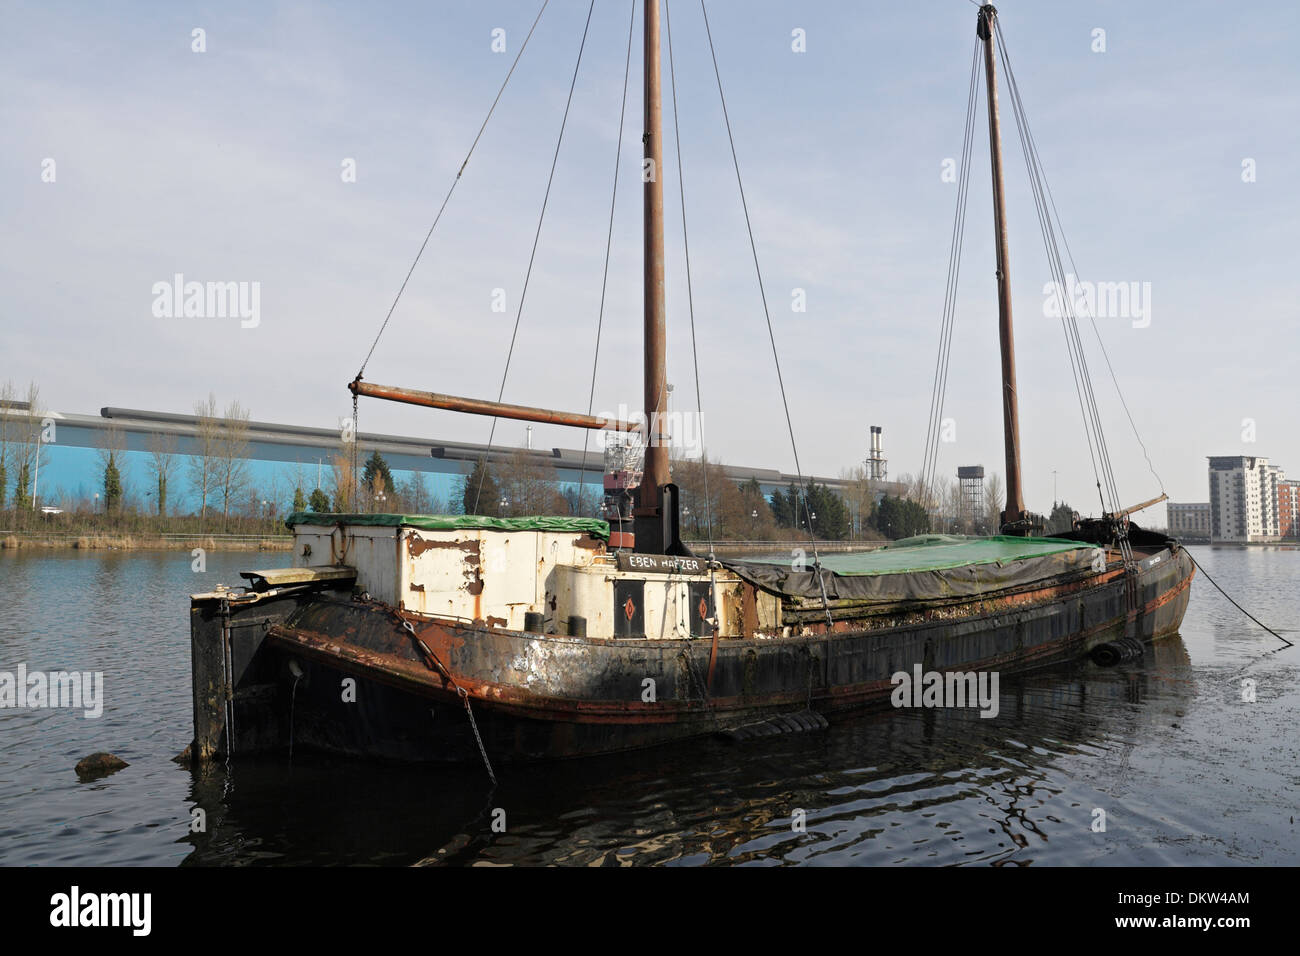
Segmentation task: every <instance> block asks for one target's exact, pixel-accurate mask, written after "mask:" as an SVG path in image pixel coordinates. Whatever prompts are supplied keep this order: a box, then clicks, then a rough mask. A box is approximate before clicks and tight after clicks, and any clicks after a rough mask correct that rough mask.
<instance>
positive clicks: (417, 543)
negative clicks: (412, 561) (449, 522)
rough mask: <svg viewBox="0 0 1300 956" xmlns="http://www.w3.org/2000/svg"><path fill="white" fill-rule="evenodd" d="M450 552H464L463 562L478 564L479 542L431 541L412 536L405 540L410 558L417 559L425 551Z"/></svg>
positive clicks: (415, 535)
mask: <svg viewBox="0 0 1300 956" xmlns="http://www.w3.org/2000/svg"><path fill="white" fill-rule="evenodd" d="M442 549H446V550H451V551H464V552H465V561H466V562H467V563H470V564H478V562H479V542H478V541H476V540H471V541H433V540H430V539H428V538H423V537H421V536H420V535H417V534H413V535H410V536H409V537H407V539H406V550H407V551H409V552H410V553H411V557H413V558H418V557H419V556H420V555H422V554H424V552H426V551H434V550H442Z"/></svg>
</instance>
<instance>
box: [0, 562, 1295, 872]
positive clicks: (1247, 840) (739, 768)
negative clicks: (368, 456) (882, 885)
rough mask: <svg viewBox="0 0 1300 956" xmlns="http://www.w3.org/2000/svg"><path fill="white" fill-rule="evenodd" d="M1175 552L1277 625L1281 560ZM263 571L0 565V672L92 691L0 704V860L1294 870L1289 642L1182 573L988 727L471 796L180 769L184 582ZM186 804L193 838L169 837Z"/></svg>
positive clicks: (1020, 695)
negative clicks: (1120, 631) (1131, 640)
mask: <svg viewBox="0 0 1300 956" xmlns="http://www.w3.org/2000/svg"><path fill="white" fill-rule="evenodd" d="M1193 554H1194V555H1195V556H1196V558H1197V560H1198V561H1200V562H1201V564H1202V565H1204V567H1205V568H1206V570H1208V571H1209V573H1210V574H1211V575H1213V576H1214V577H1215V579H1216V580H1218V581H1219V583H1220V584H1221V585H1223V586H1224V587H1225V588H1226V589H1227V590H1228V591H1229V593H1232V594H1233V595H1234V596H1236V597H1237V598H1238V599H1239V600H1240V601H1241V602H1242V603H1243V604H1244V605H1245V606H1246V607H1248V608H1249V609H1251V610H1252V611H1253V612H1254V613H1255V615H1256V616H1257V617H1259V618H1261V619H1262V620H1264V621H1265V622H1266V623H1269V624H1270V625H1271V626H1273V627H1274V628H1276V629H1285V630H1286V632H1288V636H1291V637H1292V639H1294V633H1295V632H1294V629H1293V628H1294V625H1293V622H1294V621H1295V618H1296V616H1297V611H1298V610H1300V596H1298V595H1297V590H1296V582H1297V579H1298V578H1300V551H1296V550H1286V549H1252V550H1249V551H1247V550H1238V549H1211V548H1208V547H1202V548H1195V549H1193ZM287 561H288V555H287V554H247V553H243V554H225V555H223V554H213V555H209V556H208V570H207V573H206V574H204V575H196V574H194V573H193V572H192V571H191V569H190V558H189V555H188V554H184V553H139V552H136V553H107V554H78V553H56V554H40V553H27V554H23V553H21V552H19V553H15V552H0V586H2V591H0V593H2V594H3V598H0V670H5V671H14V670H16V668H17V665H18V664H19V663H25V664H26V665H27V667H28V669H29V670H63V669H77V670H85V671H103V672H104V675H105V677H104V680H105V695H106V698H107V700H106V704H105V708H104V714H103V716H102V717H101V718H99V719H97V720H87V719H85V718H83V717H82V716H80V713H79V712H70V711H65V710H39V711H15V710H0V863H3V864H7V865H40V864H55V863H58V864H161V865H171V864H196V863H197V864H240V865H246V864H266V863H272V864H294V863H348V864H412V863H419V862H425V863H439V862H445V863H452V864H510V863H524V864H546V863H560V864H576V865H587V866H615V865H626V864H650V863H667V864H680V865H699V864H729V863H736V864H755V865H762V866H776V865H781V864H785V865H792V864H885V863H937V864H957V863H968V864H969V863H976V864H1017V865H1026V864H1030V863H1036V864H1081V863H1101V864H1133V865H1137V864H1155V865H1160V864H1179V865H1187V864H1190V865H1198V864H1249V863H1269V864H1281V863H1289V864H1295V863H1298V862H1300V849H1298V847H1300V841H1298V840H1297V832H1296V825H1295V823H1294V818H1293V814H1294V813H1295V807H1296V804H1297V797H1298V795H1300V734H1297V731H1296V723H1297V718H1298V717H1300V689H1297V676H1298V674H1300V650H1284V651H1282V652H1280V653H1273V654H1269V653H1266V652H1269V651H1272V650H1273V649H1274V648H1276V647H1279V646H1280V644H1279V642H1277V641H1276V640H1275V639H1274V638H1272V637H1270V636H1269V635H1267V634H1265V633H1264V632H1262V631H1260V630H1259V629H1258V628H1255V627H1254V625H1252V624H1250V623H1249V622H1248V621H1246V619H1245V618H1243V617H1242V616H1241V614H1240V613H1239V612H1238V611H1236V610H1235V609H1233V608H1232V607H1231V606H1230V605H1228V604H1227V602H1225V601H1224V600H1223V599H1222V598H1221V597H1220V596H1219V595H1218V593H1217V592H1216V591H1214V590H1213V588H1212V587H1210V586H1209V584H1208V583H1206V582H1205V580H1204V579H1203V578H1200V577H1198V579H1197V580H1196V582H1195V584H1194V585H1193V594H1192V602H1191V607H1190V608H1189V610H1188V613H1187V618H1186V620H1185V621H1184V627H1183V632H1182V635H1181V637H1179V638H1174V639H1171V640H1167V641H1164V642H1162V643H1161V644H1160V645H1158V646H1157V647H1156V648H1155V649H1154V650H1149V651H1148V652H1147V656H1146V658H1145V659H1144V660H1143V661H1141V662H1140V663H1136V664H1133V665H1127V666H1124V667H1121V668H1117V669H1113V670H1101V669H1098V668H1096V667H1093V666H1092V665H1090V664H1088V665H1081V666H1077V667H1070V668H1062V669H1058V670H1054V671H1051V672H1049V673H1046V674H1044V675H1041V676H1038V677H1035V678H1033V679H1032V680H1026V681H1023V682H1021V683H1018V684H1011V683H1010V682H1009V681H1006V680H1004V681H1003V684H1002V699H1001V705H1000V714H999V716H998V717H997V718H996V719H992V720H986V719H980V718H978V717H977V716H975V715H974V714H973V713H970V714H967V713H953V712H944V711H919V710H902V711H890V712H887V713H879V714H875V715H869V716H863V717H860V718H855V719H851V720H844V721H841V722H839V723H836V724H834V725H833V726H832V727H831V729H830V731H829V732H827V733H825V734H821V735H811V736H808V735H805V736H802V737H795V738H784V739H783V738H777V739H775V740H767V741H760V742H754V743H750V744H745V745H732V744H726V743H722V742H715V741H711V740H709V741H701V742H698V743H694V744H691V745H687V746H684V747H679V748H677V749H673V750H659V751H651V752H643V753H637V754H632V755H625V756H619V757H611V758H597V759H592V760H585V761H576V762H569V763H561V764H550V765H542V766H531V767H523V768H516V769H510V768H498V774H499V775H500V777H501V786H500V787H499V788H498V789H497V791H496V792H495V793H493V794H490V795H489V793H488V789H487V786H486V780H485V776H484V773H483V771H482V770H481V768H476V767H471V768H467V769H464V770H457V771H448V770H446V769H424V768H409V767H392V766H383V765H371V764H359V763H348V762H345V761H336V760H326V759H322V758H320V757H311V756H309V755H305V754H302V753H298V754H296V755H295V757H294V762H293V765H292V766H290V765H289V763H288V761H287V759H285V758H276V759H271V760H266V761H261V762H258V763H255V764H248V763H243V762H241V763H239V764H238V765H236V766H234V767H233V768H229V769H227V768H224V767H218V768H213V769H211V770H208V771H205V772H192V771H190V770H189V769H186V768H182V767H180V766H178V765H177V764H175V763H173V762H172V761H171V758H172V757H173V756H175V755H176V754H177V753H178V752H179V751H180V750H181V749H183V748H184V746H185V745H186V743H187V742H188V741H189V738H190V736H191V719H192V718H191V709H190V693H189V688H190V670H189V631H188V623H187V614H188V594H189V593H190V592H192V591H198V590H207V589H209V588H210V587H211V586H212V585H213V584H216V583H218V582H225V583H235V582H236V581H237V580H238V579H237V572H238V571H239V570H240V569H241V568H250V567H272V566H280V565H283V564H286V563H287ZM1243 677H1249V678H1252V679H1254V680H1255V681H1256V686H1257V691H1256V694H1257V701H1256V702H1255V703H1244V702H1242V700H1241V696H1242V695H1241V679H1242V678H1243ZM97 750H106V751H111V752H113V753H115V754H117V755H119V756H120V757H122V758H123V759H124V760H126V761H128V762H129V763H130V766H129V767H127V768H126V769H125V770H123V771H121V772H119V773H117V774H115V775H113V776H110V777H107V778H104V779H101V780H99V781H97V782H92V783H79V782H78V780H77V777H76V775H75V773H74V772H73V765H74V764H75V763H76V762H77V760H78V759H80V758H81V757H83V756H85V755H86V754H89V753H92V752H94V751H97ZM196 808H198V809H201V810H202V811H203V812H204V814H206V818H207V831H206V832H205V833H199V834H191V832H190V821H191V818H192V813H193V811H194V810H195V809H196ZM1095 808H1100V809H1102V810H1104V811H1105V812H1106V815H1107V820H1106V823H1107V826H1106V832H1104V833H1094V832H1092V829H1091V824H1092V822H1093V819H1094V809H1095ZM498 809H499V810H502V811H504V821H505V832H504V833H500V832H493V830H492V826H491V824H492V821H493V814H494V811H496V810H498ZM798 810H802V811H804V814H805V819H806V832H796V831H795V830H794V829H793V828H792V825H791V822H792V815H794V814H795V813H796V811H798ZM496 818H497V819H498V820H499V819H500V818H501V815H500V814H499V813H498V814H496Z"/></svg>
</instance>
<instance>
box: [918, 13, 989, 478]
mask: <svg viewBox="0 0 1300 956" xmlns="http://www.w3.org/2000/svg"><path fill="white" fill-rule="evenodd" d="M979 49H980V41H979V39H978V38H977V39H976V41H975V50H974V52H973V53H972V54H971V73H970V89H969V90H968V91H967V93H966V124H965V128H964V132H963V134H962V147H961V149H962V152H961V169H960V172H959V173H958V181H957V208H956V210H955V211H954V213H953V223H952V239H951V241H950V243H949V250H948V278H947V282H946V284H945V287H944V294H943V319H942V321H941V322H940V325H939V352H938V355H937V356H936V357H935V370H934V383H933V386H932V388H931V391H930V417H929V422H928V424H927V426H926V433H925V454H924V456H923V458H922V459H921V462H922V464H921V497H922V499H923V500H926V501H928V500H929V495H930V489H932V488H933V487H934V485H935V472H936V469H937V467H938V457H939V439H940V432H941V429H942V427H943V406H944V399H945V397H946V395H947V390H948V362H949V356H950V355H951V353H952V333H953V327H954V324H955V318H956V313H957V280H958V277H959V276H960V274H961V251H962V239H963V236H964V235H965V230H966V197H967V195H968V193H969V190H970V166H971V161H970V159H971V151H972V149H973V147H974V139H975V135H974V134H975V113H976V109H977V107H978V104H979Z"/></svg>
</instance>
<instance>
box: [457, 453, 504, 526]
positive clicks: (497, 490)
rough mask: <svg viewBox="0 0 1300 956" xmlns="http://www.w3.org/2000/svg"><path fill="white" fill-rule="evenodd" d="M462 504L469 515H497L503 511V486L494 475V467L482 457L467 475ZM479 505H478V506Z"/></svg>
mask: <svg viewBox="0 0 1300 956" xmlns="http://www.w3.org/2000/svg"><path fill="white" fill-rule="evenodd" d="M460 498H461V505H462V507H463V508H464V513H465V514H467V515H473V514H478V515H486V516H489V517H497V516H499V515H500V513H501V486H500V485H499V484H497V480H496V478H494V477H493V475H492V469H491V468H489V467H488V464H487V462H486V461H484V460H483V459H482V458H480V459H479V460H478V461H476V462H474V469H473V470H472V471H471V472H470V473H469V474H468V475H466V476H465V486H464V487H463V488H462V489H461V494H460ZM476 505H477V507H476Z"/></svg>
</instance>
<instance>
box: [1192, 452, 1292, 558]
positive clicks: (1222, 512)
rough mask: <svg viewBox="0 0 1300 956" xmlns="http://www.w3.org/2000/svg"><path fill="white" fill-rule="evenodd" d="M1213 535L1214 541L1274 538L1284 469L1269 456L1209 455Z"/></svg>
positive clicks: (1276, 536)
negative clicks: (1273, 462)
mask: <svg viewBox="0 0 1300 956" xmlns="http://www.w3.org/2000/svg"><path fill="white" fill-rule="evenodd" d="M1209 461H1210V537H1211V539H1212V540H1214V541H1274V540H1277V539H1278V538H1279V537H1280V535H1281V528H1280V524H1279V521H1278V507H1277V492H1278V482H1280V481H1281V480H1282V479H1283V475H1282V469H1281V468H1279V467H1278V466H1277V465H1270V464H1269V463H1268V459H1267V458H1250V457H1246V456H1243V455H1229V456H1221V457H1211V458H1210V460H1209Z"/></svg>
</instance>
